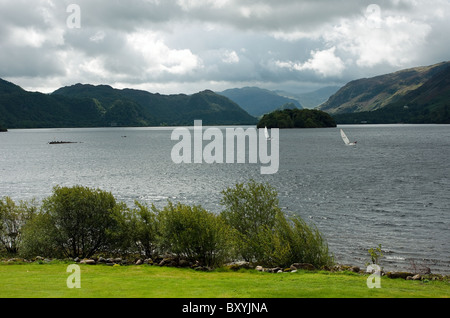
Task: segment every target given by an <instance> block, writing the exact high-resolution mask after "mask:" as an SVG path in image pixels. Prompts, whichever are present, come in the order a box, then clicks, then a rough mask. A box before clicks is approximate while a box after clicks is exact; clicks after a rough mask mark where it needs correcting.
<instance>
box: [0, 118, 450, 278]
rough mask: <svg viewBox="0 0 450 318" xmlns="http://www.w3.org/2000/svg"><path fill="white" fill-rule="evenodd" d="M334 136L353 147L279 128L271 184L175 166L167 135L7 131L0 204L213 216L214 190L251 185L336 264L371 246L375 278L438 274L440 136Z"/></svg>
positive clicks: (443, 238) (425, 132)
mask: <svg viewBox="0 0 450 318" xmlns="http://www.w3.org/2000/svg"><path fill="white" fill-rule="evenodd" d="M341 128H344V130H345V131H346V133H347V135H348V136H349V138H350V139H351V140H357V141H358V145H357V146H356V147H346V146H345V145H344V143H343V142H342V140H341V137H340V135H339V129H338V128H330V129H311V130H310V129H295V130H281V131H280V167H279V171H278V173H276V174H273V175H261V174H260V167H261V165H260V164H179V165H177V164H174V163H173V162H172V160H171V150H172V148H173V146H174V145H175V144H176V143H177V142H176V141H172V140H171V133H172V131H173V128H97V129H94V128H92V129H36V130H10V131H9V132H8V133H0V197H4V196H10V197H12V198H13V199H14V200H16V201H19V200H31V199H33V198H35V199H37V200H41V199H43V198H45V197H47V196H49V195H51V193H52V188H53V187H54V186H56V185H61V186H73V185H83V186H88V187H93V188H100V189H102V190H107V191H110V192H112V193H113V195H114V196H115V197H116V199H118V200H121V201H124V202H126V203H127V204H129V205H133V202H134V201H135V200H138V201H140V202H141V203H149V204H150V203H155V204H156V205H157V206H163V205H165V204H166V203H167V200H172V201H174V202H183V203H186V204H200V205H202V206H204V207H205V208H207V209H209V210H211V211H214V212H219V211H221V209H222V206H221V205H220V198H221V193H220V192H221V191H222V190H224V189H225V188H227V187H232V186H234V185H235V184H236V183H240V182H247V181H249V180H250V179H254V180H256V181H258V182H268V183H270V184H271V185H272V186H273V187H275V188H276V189H277V191H278V193H279V199H280V205H281V206H282V207H283V209H284V211H286V212H287V213H294V214H297V215H300V216H301V217H302V218H304V219H305V220H307V221H309V222H312V223H314V224H315V225H316V226H317V227H318V228H319V230H320V231H321V233H322V234H323V235H324V237H325V238H326V239H327V241H328V243H329V247H330V250H331V252H332V253H333V254H334V256H335V258H336V260H337V261H338V262H339V263H343V264H351V265H357V266H360V267H362V268H363V267H364V266H365V264H366V263H367V262H369V261H370V256H369V253H368V252H367V250H368V249H369V248H371V247H376V246H378V244H381V245H382V247H383V253H384V257H383V258H382V259H381V262H380V263H381V266H382V267H384V269H385V270H411V269H412V267H413V266H415V267H417V268H420V267H429V268H431V270H432V272H434V273H444V274H449V273H450V244H449V242H450V191H449V190H450V179H449V177H450V159H449V158H450V126H449V125H443V126H439V125H373V126H372V125H361V126H359V125H355V126H351V125H349V126H341ZM222 129H224V128H222ZM125 136H126V137H125ZM53 140H64V141H73V142H78V143H76V144H63V145H49V144H48V142H49V141H53ZM206 144H207V142H205V145H206Z"/></svg>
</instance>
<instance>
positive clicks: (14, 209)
mask: <svg viewBox="0 0 450 318" xmlns="http://www.w3.org/2000/svg"><path fill="white" fill-rule="evenodd" d="M35 212H36V208H35V207H33V206H30V205H28V204H26V203H24V202H21V203H20V205H16V204H15V203H14V201H13V200H12V199H11V198H10V197H6V198H5V199H3V200H0V244H1V245H2V246H3V247H4V248H5V249H6V251H7V252H8V253H11V254H15V253H17V252H18V249H19V246H20V243H21V239H22V228H23V226H24V225H25V224H26V222H27V221H28V220H30V219H31V218H32V217H33V215H34V214H35Z"/></svg>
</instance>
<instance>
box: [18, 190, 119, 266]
mask: <svg viewBox="0 0 450 318" xmlns="http://www.w3.org/2000/svg"><path fill="white" fill-rule="evenodd" d="M115 208H117V207H116V201H115V199H114V197H113V196H112V194H111V193H108V192H104V191H101V190H92V189H89V188H85V187H81V186H75V187H72V188H67V187H55V188H54V189H53V195H52V196H51V197H49V198H47V199H45V200H44V202H43V205H42V209H41V214H42V216H41V217H40V218H38V222H41V223H42V226H45V228H42V229H36V227H32V229H33V230H35V231H43V232H44V233H43V234H44V235H43V236H44V238H45V240H46V242H47V243H48V241H52V243H51V246H50V247H49V250H52V251H53V250H55V249H56V250H57V254H60V255H64V256H65V257H72V258H73V257H80V258H85V257H91V256H92V255H94V254H95V253H96V252H98V251H100V250H104V249H107V248H108V247H109V246H110V245H111V234H110V233H114V232H115V231H116V230H117V229H118V222H117V220H116V218H115V215H114V213H113V211H114V209H115ZM47 238H51V240H48V241H47ZM27 242H29V240H27ZM27 250H28V252H31V250H32V249H31V250H30V248H27Z"/></svg>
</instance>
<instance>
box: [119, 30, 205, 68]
mask: <svg viewBox="0 0 450 318" xmlns="http://www.w3.org/2000/svg"><path fill="white" fill-rule="evenodd" d="M127 44H128V45H129V48H130V50H132V53H133V54H135V55H136V57H138V60H139V61H140V62H141V63H142V65H141V67H142V68H143V72H149V73H156V74H161V73H164V72H167V73H170V74H174V75H183V74H187V73H190V72H192V71H194V70H196V69H197V68H200V67H201V64H202V63H201V60H200V59H199V58H198V57H197V56H196V55H194V54H193V53H192V52H191V51H190V50H189V49H181V50H180V49H171V48H169V47H168V46H167V45H166V44H165V43H164V41H163V40H162V39H161V38H159V37H158V35H157V34H156V33H154V32H151V31H138V32H134V33H132V34H129V35H128V36H127Z"/></svg>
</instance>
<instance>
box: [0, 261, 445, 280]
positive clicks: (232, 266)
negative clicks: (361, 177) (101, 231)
mask: <svg viewBox="0 0 450 318" xmlns="http://www.w3.org/2000/svg"><path fill="white" fill-rule="evenodd" d="M54 261H67V262H75V263H78V264H85V265H104V266H116V267H117V266H133V265H135V266H139V265H147V266H160V267H176V268H190V269H193V270H196V271H213V270H214V268H210V267H207V266H203V265H202V264H200V263H199V262H191V261H187V260H184V259H179V258H176V257H172V256H166V257H162V258H157V259H155V260H153V259H151V258H135V259H124V258H120V257H117V258H103V257H94V258H89V259H80V258H75V259H73V260H72V259H69V260H54V259H48V258H43V257H40V256H37V257H35V258H34V259H23V258H11V259H5V260H2V261H0V263H3V264H12V263H17V264H27V263H39V264H48V263H52V262H54ZM224 268H225V269H228V270H232V271H239V270H256V271H259V272H266V273H274V274H280V273H296V272H297V271H299V270H303V271H312V272H314V271H329V272H352V273H356V274H360V275H369V274H372V273H371V272H367V271H365V270H363V269H361V268H360V267H358V266H351V265H340V264H336V265H333V266H331V267H325V268H315V267H314V266H313V265H312V264H308V263H294V264H292V265H291V266H289V267H287V268H282V267H273V268H272V267H269V268H267V267H263V266H260V265H254V264H251V263H248V262H243V261H242V262H233V263H229V264H226V265H225V266H224ZM381 276H382V277H387V278H392V279H396V278H400V279H405V280H419V281H430V280H439V281H450V276H449V275H441V274H432V273H430V272H427V273H413V272H384V271H381Z"/></svg>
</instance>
